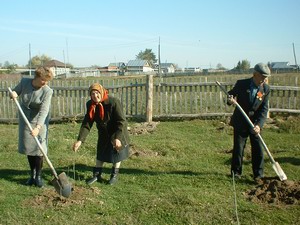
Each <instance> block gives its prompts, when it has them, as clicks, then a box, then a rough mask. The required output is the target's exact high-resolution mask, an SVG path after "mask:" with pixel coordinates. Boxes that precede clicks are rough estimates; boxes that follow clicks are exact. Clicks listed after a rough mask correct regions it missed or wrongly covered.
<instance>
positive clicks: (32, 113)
mask: <svg viewBox="0 0 300 225" xmlns="http://www.w3.org/2000/svg"><path fill="white" fill-rule="evenodd" d="M13 91H15V92H16V93H17V94H18V96H19V101H20V105H21V108H22V110H23V112H24V114H25V116H26V117H27V119H28V121H29V122H30V124H31V126H32V128H34V127H36V125H37V124H38V125H40V126H41V129H40V132H39V135H38V139H39V141H40V143H41V145H42V147H43V150H44V152H45V153H46V154H47V151H48V148H47V145H48V126H49V120H50V105H51V98H52V95H53V90H52V89H51V88H50V87H49V86H48V85H45V86H43V87H42V88H39V89H35V88H34V87H33V86H32V79H31V78H22V79H21V81H20V83H19V84H18V85H17V86H16V87H15V88H14V89H13ZM18 148H19V153H21V154H25V155H30V156H42V153H41V151H40V149H39V147H38V145H37V143H36V141H35V139H34V138H33V136H32V135H31V132H30V129H29V128H28V126H27V125H26V123H25V122H24V119H23V117H22V116H21V115H19V145H18Z"/></svg>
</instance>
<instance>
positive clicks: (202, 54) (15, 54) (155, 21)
mask: <svg viewBox="0 0 300 225" xmlns="http://www.w3.org/2000/svg"><path fill="white" fill-rule="evenodd" d="M299 9H300V1H299V0H273V1H272V0H247V1H246V0H219V1H218V0H209V1H208V0H207V1H201V0H184V1H180V0H172V1H171V0H152V1H144V0H85V1H83V0H72V1H71V0H60V1H57V0H44V1H38V0H35V1H34V0H26V1H25V0H9V1H1V13H0V63H2V64H3V63H4V62H5V61H8V62H10V63H16V64H18V65H20V66H21V65H26V64H27V63H28V60H29V49H31V56H36V55H42V54H45V55H47V56H49V57H51V58H53V59H56V60H59V61H61V62H66V63H68V62H69V63H71V64H72V65H74V66H75V67H83V66H91V65H99V66H107V65H108V64H109V63H110V62H125V63H127V62H128V60H132V59H135V57H136V55H137V54H138V53H139V52H140V51H144V50H145V49H146V48H148V49H152V51H153V52H154V53H155V54H156V56H157V57H158V46H159V39H160V50H161V51H160V52H161V54H160V55H161V62H163V63H164V62H168V63H175V64H177V65H178V66H179V67H200V68H202V69H204V68H209V67H212V68H215V67H216V65H217V64H218V63H221V64H222V65H223V66H224V67H226V68H229V69H231V68H233V67H234V66H236V64H237V62H238V61H239V60H244V59H245V60H248V61H249V62H250V64H251V66H254V65H255V64H256V63H258V62H265V63H267V62H276V61H286V62H290V64H294V63H295V59H294V54H293V43H294V46H295V51H296V56H298V63H299V60H300V55H299V54H300V16H299ZM29 45H30V46H31V48H29Z"/></svg>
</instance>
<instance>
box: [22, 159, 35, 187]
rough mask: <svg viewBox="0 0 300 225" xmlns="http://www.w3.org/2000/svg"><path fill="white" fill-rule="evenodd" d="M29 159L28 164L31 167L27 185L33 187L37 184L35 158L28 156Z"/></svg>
mask: <svg viewBox="0 0 300 225" xmlns="http://www.w3.org/2000/svg"><path fill="white" fill-rule="evenodd" d="M27 159H28V163H29V166H30V177H29V179H28V180H27V181H26V183H25V184H26V185H29V186H31V185H33V184H35V176H36V171H35V156H31V155H28V156H27Z"/></svg>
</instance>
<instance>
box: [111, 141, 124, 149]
mask: <svg viewBox="0 0 300 225" xmlns="http://www.w3.org/2000/svg"><path fill="white" fill-rule="evenodd" d="M112 145H113V146H114V148H115V149H116V150H117V151H120V150H121V149H122V143H121V141H120V140H119V139H115V140H113V142H112Z"/></svg>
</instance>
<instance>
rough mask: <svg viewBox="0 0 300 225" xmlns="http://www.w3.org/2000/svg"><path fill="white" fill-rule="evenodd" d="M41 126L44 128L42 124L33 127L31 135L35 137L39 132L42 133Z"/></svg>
mask: <svg viewBox="0 0 300 225" xmlns="http://www.w3.org/2000/svg"><path fill="white" fill-rule="evenodd" d="M41 128H42V127H41V126H40V125H36V127H35V128H33V129H32V131H31V135H32V136H33V137H36V136H38V135H39V133H40V129H41Z"/></svg>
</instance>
